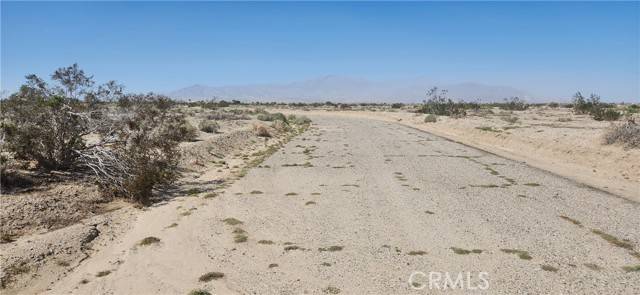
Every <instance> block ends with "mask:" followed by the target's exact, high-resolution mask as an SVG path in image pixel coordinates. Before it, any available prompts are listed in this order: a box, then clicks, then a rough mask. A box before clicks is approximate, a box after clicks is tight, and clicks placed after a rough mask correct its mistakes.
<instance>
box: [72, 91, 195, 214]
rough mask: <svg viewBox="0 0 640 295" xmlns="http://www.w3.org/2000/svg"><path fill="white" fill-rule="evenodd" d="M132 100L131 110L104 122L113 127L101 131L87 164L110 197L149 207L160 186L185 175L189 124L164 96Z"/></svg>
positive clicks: (85, 159) (88, 152) (84, 153)
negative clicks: (181, 147) (182, 147)
mask: <svg viewBox="0 0 640 295" xmlns="http://www.w3.org/2000/svg"><path fill="white" fill-rule="evenodd" d="M132 101H133V106H132V108H131V111H130V112H128V113H125V114H112V115H111V116H107V118H106V119H105V120H103V121H102V122H101V123H102V124H103V125H106V126H110V128H101V129H100V130H101V134H100V135H101V139H100V141H99V142H98V143H96V144H94V145H92V146H91V147H89V148H88V149H86V150H84V151H82V153H81V163H82V165H84V166H86V167H88V168H90V169H91V170H92V171H93V172H94V173H95V175H96V177H97V180H98V183H99V185H100V187H101V188H102V189H103V191H104V192H105V193H107V194H109V195H113V196H116V197H124V198H128V199H132V200H134V201H137V202H140V203H143V204H147V203H149V200H150V198H151V196H152V191H153V189H154V188H156V187H158V186H165V185H169V184H171V183H172V182H173V181H175V180H176V179H177V178H178V176H179V171H178V160H179V158H180V153H179V152H178V143H179V141H181V140H182V139H183V136H184V134H183V132H184V131H182V130H181V129H180V127H181V126H184V123H185V120H184V116H183V115H181V114H177V113H174V112H171V111H170V110H169V109H168V108H165V107H164V105H163V103H162V102H161V101H162V98H158V97H155V96H153V95H147V96H136V97H135V98H134V99H132ZM111 117H117V118H118V117H119V118H118V119H115V120H109V118H111Z"/></svg>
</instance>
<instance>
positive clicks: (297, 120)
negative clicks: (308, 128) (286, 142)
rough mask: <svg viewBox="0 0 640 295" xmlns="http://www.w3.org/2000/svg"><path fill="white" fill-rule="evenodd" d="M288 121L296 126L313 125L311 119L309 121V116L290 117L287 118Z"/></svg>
mask: <svg viewBox="0 0 640 295" xmlns="http://www.w3.org/2000/svg"><path fill="white" fill-rule="evenodd" d="M287 121H288V122H289V123H291V124H295V125H306V124H311V119H309V118H308V117H307V116H295V115H289V118H287Z"/></svg>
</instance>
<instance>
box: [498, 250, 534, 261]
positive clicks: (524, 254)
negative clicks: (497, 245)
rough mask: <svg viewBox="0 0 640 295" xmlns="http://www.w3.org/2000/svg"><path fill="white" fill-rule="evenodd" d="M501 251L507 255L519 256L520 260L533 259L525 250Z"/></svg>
mask: <svg viewBox="0 0 640 295" xmlns="http://www.w3.org/2000/svg"><path fill="white" fill-rule="evenodd" d="M500 251H502V252H504V253H507V254H517V255H518V257H520V259H524V260H531V259H532V258H533V257H531V255H529V252H527V251H523V250H516V249H500Z"/></svg>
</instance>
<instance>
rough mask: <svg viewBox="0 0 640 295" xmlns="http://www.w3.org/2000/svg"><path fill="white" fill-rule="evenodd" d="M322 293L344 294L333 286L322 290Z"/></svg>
mask: <svg viewBox="0 0 640 295" xmlns="http://www.w3.org/2000/svg"><path fill="white" fill-rule="evenodd" d="M322 292H324V293H327V294H340V292H342V291H341V290H340V289H338V288H336V287H333V286H329V287H326V288H324V289H322Z"/></svg>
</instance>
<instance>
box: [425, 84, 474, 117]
mask: <svg viewBox="0 0 640 295" xmlns="http://www.w3.org/2000/svg"><path fill="white" fill-rule="evenodd" d="M420 112H422V113H425V114H432V115H438V116H450V117H463V116H465V115H466V114H467V112H466V111H465V103H464V102H454V101H453V100H451V99H450V98H448V97H447V90H446V89H442V90H440V89H438V87H433V88H431V89H429V91H428V92H427V100H425V101H424V104H423V105H422V106H421V107H420Z"/></svg>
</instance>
